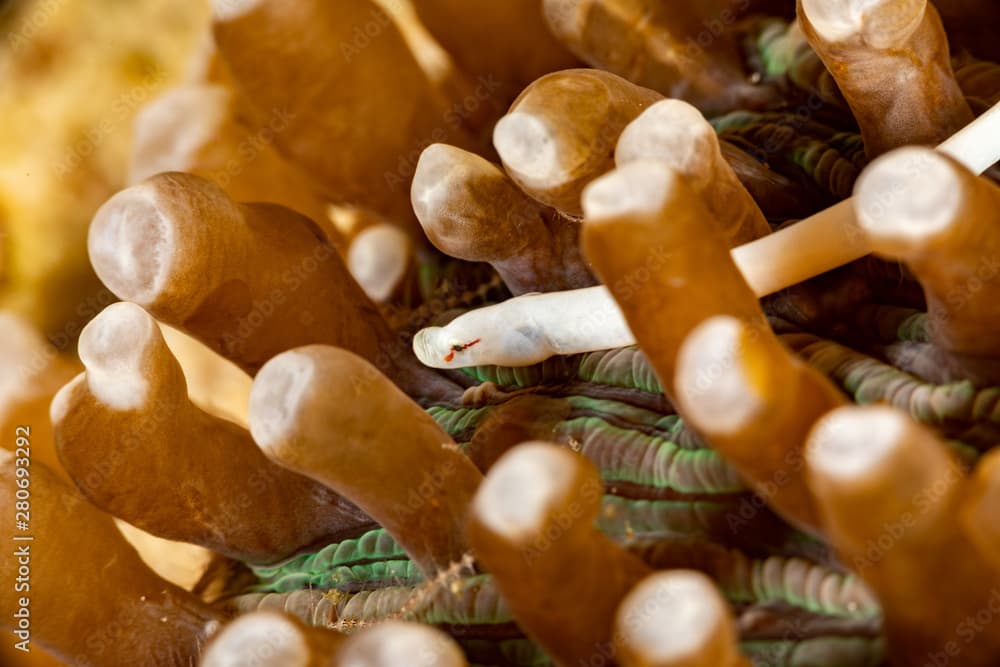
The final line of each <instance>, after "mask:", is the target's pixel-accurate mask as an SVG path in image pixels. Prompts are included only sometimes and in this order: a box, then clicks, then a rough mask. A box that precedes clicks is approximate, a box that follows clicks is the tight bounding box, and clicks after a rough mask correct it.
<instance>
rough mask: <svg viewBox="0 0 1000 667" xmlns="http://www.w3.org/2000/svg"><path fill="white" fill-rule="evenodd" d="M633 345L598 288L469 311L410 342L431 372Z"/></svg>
mask: <svg viewBox="0 0 1000 667" xmlns="http://www.w3.org/2000/svg"><path fill="white" fill-rule="evenodd" d="M633 343H635V337H634V336H632V332H631V331H629V328H628V325H627V324H626V323H625V317H624V316H623V315H622V313H621V310H619V308H618V304H617V303H615V300H614V298H613V297H612V296H611V293H610V292H608V290H607V289H606V288H604V287H587V288H584V289H578V290H570V291H568V292H551V293H548V294H525V295H522V296H519V297H515V298H513V299H509V300H507V301H504V302H503V303H501V304H497V305H495V306H487V307H486V308H480V309H478V310H473V311H470V312H468V313H466V314H464V315H461V316H459V317H457V318H455V319H454V320H453V321H452V322H450V323H449V324H448V325H447V326H444V327H430V328H428V329H423V330H422V331H420V332H418V333H417V335H416V337H415V338H414V339H413V349H414V351H415V352H416V354H417V358H418V359H420V361H421V362H422V363H424V364H426V365H427V366H431V367H433V368H464V367H467V366H480V365H492V364H496V365H499V366H529V365H531V364H536V363H539V362H541V361H544V360H545V359H548V358H549V357H551V356H553V355H557V354H577V353H580V352H591V351H594V350H605V349H610V348H616V347H624V346H626V345H632V344H633Z"/></svg>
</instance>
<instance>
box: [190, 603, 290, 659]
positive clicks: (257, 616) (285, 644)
mask: <svg viewBox="0 0 1000 667" xmlns="http://www.w3.org/2000/svg"><path fill="white" fill-rule="evenodd" d="M309 664H310V652H309V646H308V644H307V643H306V639H305V637H303V635H302V632H301V630H300V629H299V628H298V627H297V626H296V625H295V623H293V622H292V621H291V620H289V619H288V618H286V617H285V616H283V615H282V614H277V613H272V612H256V613H252V614H247V615H245V616H241V617H240V618H237V619H236V620H235V621H233V622H232V623H230V624H229V625H228V626H226V628H225V629H223V630H222V632H220V633H219V635H218V636H217V637H216V638H215V640H214V641H213V642H212V643H211V644H210V645H209V647H208V649H207V650H206V651H205V655H204V656H203V657H202V661H201V665H202V667H245V666H246V665H260V666H261V667H268V666H274V667H279V666H280V667H308V665H309Z"/></svg>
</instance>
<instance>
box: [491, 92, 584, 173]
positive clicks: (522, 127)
mask: <svg viewBox="0 0 1000 667" xmlns="http://www.w3.org/2000/svg"><path fill="white" fill-rule="evenodd" d="M493 145H494V146H496V149H497V152H498V153H499V154H500V158H501V159H502V160H503V163H504V164H505V165H506V166H507V167H509V168H510V169H511V170H513V171H514V173H516V174H517V175H518V176H519V177H520V178H521V179H523V180H525V181H527V182H528V183H529V184H532V185H537V186H540V187H550V186H554V185H558V184H560V183H562V182H564V181H566V180H568V178H569V174H568V173H567V171H566V169H565V167H564V165H563V164H562V160H561V158H560V155H559V152H560V146H559V140H558V137H557V136H556V135H555V133H554V132H553V131H552V129H551V128H550V127H549V126H548V124H547V123H546V122H545V121H544V120H542V119H540V118H536V117H535V116H533V115H531V114H527V113H518V112H516V111H515V112H514V113H509V114H507V115H506V116H504V117H503V118H501V119H500V121H499V122H498V123H497V124H496V127H495V128H494V130H493Z"/></svg>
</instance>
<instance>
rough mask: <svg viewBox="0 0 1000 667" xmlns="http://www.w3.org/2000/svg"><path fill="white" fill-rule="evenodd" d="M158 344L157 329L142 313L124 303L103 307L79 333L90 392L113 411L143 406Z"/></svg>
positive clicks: (158, 332)
mask: <svg viewBox="0 0 1000 667" xmlns="http://www.w3.org/2000/svg"><path fill="white" fill-rule="evenodd" d="M158 345H165V343H163V337H162V334H161V333H160V328H159V326H158V325H157V324H156V321H155V320H154V319H153V318H152V317H151V316H150V315H149V313H147V312H146V311H145V310H143V309H142V308H140V307H139V306H137V305H135V304H132V303H127V302H122V303H116V304H112V305H110V306H108V307H107V308H105V309H104V310H103V311H101V313H100V314H99V315H98V316H97V317H95V318H94V319H93V320H91V322H90V324H88V325H87V326H86V327H84V329H83V331H82V332H81V333H80V342H79V353H80V360H81V361H82V362H83V365H84V366H85V367H86V369H87V385H88V387H89V388H90V391H91V393H92V394H94V396H95V397H96V398H97V399H98V400H99V401H101V402H102V403H105V404H106V405H108V406H110V407H112V408H114V409H116V410H131V409H136V408H139V407H141V406H142V405H144V404H145V403H146V400H147V395H148V393H149V382H150V377H151V375H152V373H151V368H150V364H151V363H152V362H154V360H155V357H154V355H155V354H156V351H157V347H158ZM163 352H165V353H166V350H163Z"/></svg>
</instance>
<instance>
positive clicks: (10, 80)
mask: <svg viewBox="0 0 1000 667" xmlns="http://www.w3.org/2000/svg"><path fill="white" fill-rule="evenodd" d="M208 19H209V7H208V3H207V2H206V1H204V0H6V1H4V0H0V118H2V122H0V429H2V431H0V432H2V433H4V434H7V433H13V429H14V425H15V424H24V423H28V424H32V425H33V427H34V429H35V430H34V433H33V435H34V437H33V441H32V444H33V455H34V457H35V458H36V460H39V461H41V462H43V463H46V464H48V465H50V466H53V465H54V467H55V469H58V465H57V464H56V460H55V454H54V449H53V445H52V436H51V430H50V429H49V427H48V422H49V420H48V405H49V402H50V401H51V399H52V395H53V394H54V393H55V391H56V390H57V389H58V388H59V387H60V386H61V385H62V384H64V383H65V382H66V381H67V380H69V379H70V378H72V377H73V375H75V374H76V373H78V372H79V371H80V370H82V368H81V367H80V366H79V363H78V361H77V360H76V359H75V357H74V350H75V344H74V343H75V339H76V337H77V335H78V334H79V331H80V329H81V328H82V327H83V326H84V325H85V324H86V323H87V322H88V321H89V320H90V319H91V318H92V317H93V316H94V315H95V314H97V313H98V312H100V310H101V309H102V308H103V307H104V306H106V305H107V304H108V303H110V302H111V301H112V300H114V298H113V297H112V296H111V294H110V293H108V291H107V290H106V289H104V288H103V287H102V286H101V284H100V283H99V281H98V280H97V278H96V276H95V275H94V273H93V271H92V269H91V267H90V263H89V262H88V260H87V247H86V233H87V226H88V224H89V222H90V219H91V217H92V216H93V214H94V211H95V210H96V209H97V208H98V206H100V204H101V203H103V202H104V201H105V200H106V199H107V198H108V197H110V196H111V195H112V194H113V193H114V192H116V191H117V190H120V189H121V188H123V187H125V185H126V182H127V176H128V168H129V157H130V154H131V151H132V134H133V125H134V121H135V117H136V114H137V112H138V111H139V110H140V109H141V108H142V107H143V105H145V104H147V103H148V102H150V101H151V100H152V99H153V98H154V97H155V96H156V95H157V94H159V93H160V92H162V91H163V90H164V89H165V88H167V87H169V86H171V85H174V84H176V83H177V82H179V81H181V80H183V79H184V77H185V76H187V74H188V72H189V71H190V70H191V68H192V67H194V66H195V65H194V64H193V61H192V58H197V55H196V54H197V53H198V50H199V45H201V44H203V43H204V40H206V39H207V38H208V36H207V34H206V31H207V27H208V25H209V21H208ZM179 344H180V345H185V344H186V343H185V342H184V341H181V342H180V343H179ZM12 444H13V438H3V446H4V447H7V448H9V447H11V446H12ZM133 530H134V529H133ZM130 537H132V538H133V539H134V540H136V541H143V542H144V543H145V540H146V538H145V537H144V536H141V535H130ZM164 548H167V549H171V553H172V557H171V559H170V560H171V562H172V563H173V569H172V570H170V571H167V572H162V574H164V575H166V576H167V577H168V578H171V579H174V580H175V581H184V580H185V579H187V578H189V577H190V576H191V573H192V572H195V571H196V570H197V568H198V566H199V565H201V564H202V558H203V555H202V554H201V553H199V552H198V551H197V550H188V551H186V552H185V553H184V554H182V555H181V556H180V559H179V560H178V554H177V552H176V548H175V547H174V546H173V545H164V544H161V543H159V542H156V543H153V542H149V543H148V544H146V546H145V547H143V546H140V550H141V551H143V553H144V555H147V556H148V557H149V559H150V560H154V559H153V557H152V556H151V554H153V553H155V551H157V550H160V549H164ZM186 563H187V564H188V566H187V567H185V564H186ZM67 585H68V586H69V585H72V582H67ZM10 644H11V642H8V641H4V642H3V643H2V649H0V664H3V665H54V664H59V663H57V662H56V661H53V660H51V659H46V658H45V656H43V655H42V654H41V653H40V651H39V650H38V649H37V647H35V648H33V650H32V653H31V654H30V656H25V655H24V654H20V653H17V652H13V651H12V649H11V648H10Z"/></svg>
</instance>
